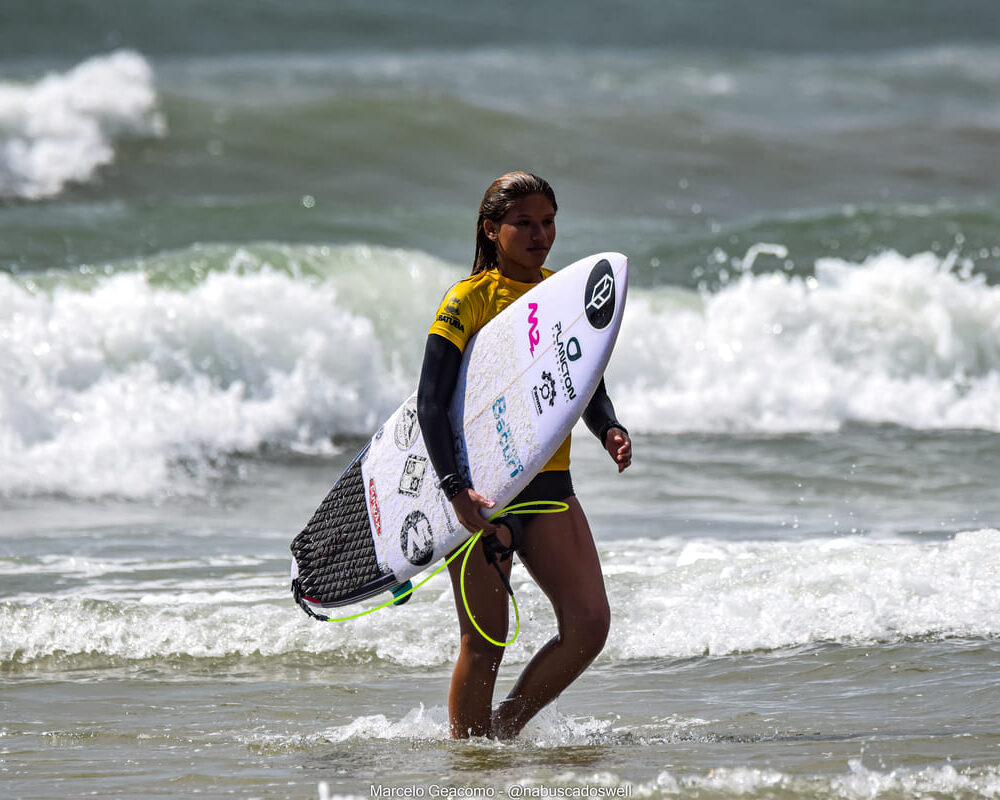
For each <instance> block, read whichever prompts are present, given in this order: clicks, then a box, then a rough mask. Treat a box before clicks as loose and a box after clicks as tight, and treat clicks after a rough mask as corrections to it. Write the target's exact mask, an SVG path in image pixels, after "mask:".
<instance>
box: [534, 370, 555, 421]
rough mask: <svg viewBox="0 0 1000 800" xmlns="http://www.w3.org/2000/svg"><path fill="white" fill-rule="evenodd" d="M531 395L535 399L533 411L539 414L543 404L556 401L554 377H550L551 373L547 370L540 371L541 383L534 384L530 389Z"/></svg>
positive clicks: (550, 403)
mask: <svg viewBox="0 0 1000 800" xmlns="http://www.w3.org/2000/svg"><path fill="white" fill-rule="evenodd" d="M531 396H532V398H533V399H534V401H535V413H536V414H538V415H541V413H542V411H543V410H544V409H543V406H544V404H545V403H548V404H549V406H553V405H555V402H556V379H555V378H553V377H552V373H551V372H549V371H548V370H545V372H543V373H542V382H541V385H538V386H535V387H534V388H532V390H531Z"/></svg>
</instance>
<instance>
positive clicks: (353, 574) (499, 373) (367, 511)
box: [292, 253, 628, 612]
mask: <svg viewBox="0 0 1000 800" xmlns="http://www.w3.org/2000/svg"><path fill="white" fill-rule="evenodd" d="M627 286H628V259H627V258H626V257H625V256H623V255H621V254H620V253H598V254H597V255H593V256H589V257H588V258H584V259H581V260H580V261H577V262H576V263H574V264H571V265H570V266H568V267H565V268H563V269H561V270H559V271H558V272H556V273H555V274H554V275H552V276H551V277H549V278H547V279H546V280H544V281H542V282H541V283H539V284H538V285H537V286H535V287H534V288H532V289H531V290H530V291H529V292H528V293H526V294H525V295H523V296H522V297H520V298H518V300H516V301H515V302H514V303H512V304H511V305H510V306H508V307H507V308H505V309H504V310H503V311H502V312H501V313H500V314H498V315H497V316H496V317H495V318H494V319H492V320H491V321H490V322H489V323H488V324H487V325H486V326H485V327H483V329H482V330H480V331H479V332H478V333H477V334H476V335H475V336H473V337H472V339H471V340H470V341H469V343H468V345H467V346H466V349H465V353H464V354H463V359H462V364H461V367H460V370H459V379H458V384H457V386H456V388H455V395H454V401H453V403H452V407H451V409H450V416H451V421H452V426H453V428H454V431H455V435H456V454H457V455H458V460H459V464H460V466H462V467H463V468H464V469H466V470H467V472H468V475H469V477H470V478H471V480H472V484H473V486H474V487H475V488H476V491H477V492H479V493H480V494H482V495H483V496H485V497H489V498H491V499H493V500H495V501H496V503H497V506H496V507H497V509H500V508H502V507H503V506H504V505H506V504H507V503H509V502H510V501H511V500H512V499H513V498H514V497H515V496H516V495H517V494H518V492H520V491H521V490H522V489H523V488H524V487H525V486H526V485H527V484H528V482H529V481H530V480H531V479H532V478H533V477H534V476H535V475H536V474H537V473H538V471H539V470H540V469H541V468H542V467H543V466H544V465H545V464H546V462H547V461H548V460H549V459H550V458H551V457H552V455H553V454H554V453H555V451H556V450H557V449H558V448H559V445H560V444H562V442H563V441H564V440H565V438H566V437H567V436H568V435H569V433H570V431H571V430H572V428H573V426H574V425H575V424H576V422H577V420H579V418H580V416H581V415H582V414H583V411H584V409H585V408H586V406H587V403H588V402H589V401H590V398H591V396H592V395H593V393H594V390H595V389H596V388H597V385H598V383H599V382H600V380H601V376H602V375H603V374H604V370H605V367H606V366H607V363H608V360H609V359H610V357H611V352H612V350H613V348H614V344H615V340H616V338H617V336H618V330H619V327H620V325H621V319H622V311H623V309H624V305H625V296H626V292H627ZM437 483H438V476H437V475H436V474H435V472H434V468H433V467H432V466H431V463H430V461H429V459H428V457H427V450H426V448H425V447H424V441H423V436H422V435H421V433H420V426H419V424H418V422H417V397H416V394H415V393H414V394H413V395H412V396H411V397H409V398H408V399H407V400H406V402H405V403H403V405H402V406H400V407H399V408H398V409H397V410H396V412H395V413H394V414H393V415H392V416H391V417H389V419H388V420H387V421H386V423H385V424H384V425H383V426H382V427H381V428H379V430H378V432H377V433H376V434H375V436H374V437H372V440H371V441H370V442H369V443H368V445H367V446H366V447H365V448H364V449H363V450H362V451H361V453H360V454H359V455H358V456H357V458H356V459H355V460H354V461H353V462H352V464H351V465H350V466H349V467H348V469H347V470H346V471H345V472H344V474H343V475H342V476H341V478H340V479H339V480H338V481H337V483H336V484H335V485H334V487H333V489H331V491H330V493H329V494H328V495H327V498H326V500H325V501H324V502H323V504H322V505H321V506H320V507H319V508H318V509H317V511H316V513H315V514H314V515H313V518H312V519H311V520H310V523H309V524H308V525H307V526H306V528H305V529H304V530H303V531H302V532H301V533H300V534H299V535H298V536H297V537H296V538H295V540H294V541H293V543H292V552H293V556H294V557H293V566H292V575H293V592H294V594H295V597H296V599H297V600H298V602H299V603H300V605H302V606H303V607H304V608H306V609H307V610H309V611H313V612H316V611H317V610H318V609H321V608H325V607H329V606H338V605H344V604H346V603H351V602H355V601H357V600H360V599H363V598H365V597H369V596H371V595H372V594H375V593H377V592H379V591H382V590H383V589H392V588H393V587H395V586H398V585H399V584H401V583H404V582H405V581H407V580H408V579H409V578H411V577H413V576H414V575H416V574H417V573H419V572H420V571H422V570H423V569H425V568H426V567H428V566H430V565H431V564H433V563H434V562H435V561H437V560H438V559H440V558H442V557H444V556H445V555H446V554H447V553H449V552H451V551H452V550H453V549H455V548H456V547H457V546H459V545H460V544H462V542H464V541H465V540H466V539H467V538H468V537H469V536H470V534H469V532H468V531H466V530H465V529H464V528H463V527H462V526H461V525H460V524H459V522H458V520H457V518H456V517H455V514H454V511H453V509H452V507H451V503H449V502H448V500H447V499H446V498H445V496H444V493H443V492H442V491H441V490H440V489H439V488H438V487H437Z"/></svg>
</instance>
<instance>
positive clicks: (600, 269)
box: [583, 258, 615, 330]
mask: <svg viewBox="0 0 1000 800" xmlns="http://www.w3.org/2000/svg"><path fill="white" fill-rule="evenodd" d="M583 307H584V310H585V311H586V312H587V320H588V321H589V322H590V324H591V326H593V327H594V328H597V329H598V330H600V329H601V328H606V327H607V325H608V323H609V322H611V318H612V317H614V315H615V275H614V272H613V271H612V270H611V264H610V263H609V262H608V260H607V259H606V258H602V259H601V260H600V261H598V262H597V263H596V264H594V268H593V269H592V270H590V277H589V278H587V288H586V289H585V290H584V293H583Z"/></svg>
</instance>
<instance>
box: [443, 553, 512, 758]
mask: <svg viewBox="0 0 1000 800" xmlns="http://www.w3.org/2000/svg"><path fill="white" fill-rule="evenodd" d="M463 558H464V555H463V556H460V557H459V558H456V559H455V560H454V561H452V562H451V564H449V565H448V570H449V572H450V574H451V585H452V589H453V591H454V594H455V606H456V608H457V609H458V622H459V630H460V632H461V646H460V650H459V654H458V661H457V662H456V663H455V669H454V671H453V672H452V675H451V688H450V690H449V692H448V716H449V719H450V721H451V735H452V738H454V739H464V738H466V737H468V736H489V735H490V733H491V731H490V712H491V709H492V705H493V686H494V684H495V683H496V678H497V670H498V669H499V668H500V660H501V659H502V658H503V650H504V649H503V648H502V647H498V646H497V645H494V644H491V643H490V642H488V641H486V639H484V638H483V636H482V634H480V633H479V631H477V630H476V629H475V627H474V626H473V624H472V622H470V621H469V615H468V613H467V612H466V610H465V605H464V603H463V602H462V592H461V589H460V586H459V580H460V578H461V572H462V559H463ZM510 566H511V562H510V561H505V562H504V563H502V564H501V565H500V567H501V569H503V570H504V574H506V575H508V576H509V575H510ZM465 596H466V598H467V599H468V601H469V608H470V609H471V611H472V614H473V616H475V618H476V622H477V623H479V627H480V628H482V629H483V630H484V631H486V633H488V634H489V636H490V638H492V639H495V640H496V641H498V642H504V641H506V640H507V605H508V603H507V590H506V589H504V586H503V584H502V583H501V582H500V577H499V576H498V575H497V572H496V570H495V569H494V568H493V567H492V566H491V565H490V564H488V563H487V561H486V559H485V557H484V556H483V548H482V544H481V543H480V542H476V544H475V547H473V550H472V552H471V553H470V554H469V561H468V566H467V568H466V571H465Z"/></svg>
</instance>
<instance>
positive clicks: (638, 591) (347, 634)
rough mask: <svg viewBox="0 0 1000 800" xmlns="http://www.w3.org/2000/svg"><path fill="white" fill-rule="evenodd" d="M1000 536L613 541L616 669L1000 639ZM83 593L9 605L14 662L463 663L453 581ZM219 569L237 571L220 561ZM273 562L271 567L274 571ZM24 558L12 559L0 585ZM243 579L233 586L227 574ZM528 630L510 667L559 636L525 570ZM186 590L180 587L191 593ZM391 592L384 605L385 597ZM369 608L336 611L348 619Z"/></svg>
mask: <svg viewBox="0 0 1000 800" xmlns="http://www.w3.org/2000/svg"><path fill="white" fill-rule="evenodd" d="M998 543H1000V531H996V530H982V531H966V532H964V533H960V534H958V535H956V536H954V537H952V538H949V539H943V540H939V541H925V540H916V539H912V538H886V539H883V538H878V537H860V536H845V537H834V538H818V539H806V540H799V541H740V542H733V541H721V540H717V541H712V540H697V541H691V540H687V539H680V538H666V539H662V540H655V541H650V540H633V541H624V542H623V541H615V542H613V543H609V545H608V546H606V547H604V548H603V552H602V561H603V564H604V567H605V574H606V582H607V585H608V593H609V596H610V600H611V606H612V617H613V623H612V628H611V635H610V638H609V641H608V644H607V646H606V647H605V650H604V652H603V653H602V655H601V656H600V658H601V659H602V660H612V661H615V662H621V661H628V660H632V659H637V658H678V657H689V656H697V655H704V654H710V655H728V654H734V653H740V652H746V651H755V650H779V649H782V648H787V647H793V646H799V645H805V644H812V643H823V642H840V643H845V644H857V643H868V642H873V641H890V642H891V641H901V640H906V639H910V638H921V637H934V638H939V637H994V636H997V635H1000V622H998V621H1000V593H998V592H997V591H996V587H997V586H998V585H1000V548H998V547H997V545H998ZM78 561H79V562H84V563H77V564H75V570H76V572H75V574H76V575H80V576H90V578H91V580H90V583H86V584H83V585H81V584H80V583H79V582H76V583H71V584H68V585H67V586H66V588H64V589H59V587H58V586H56V587H54V588H51V589H50V590H48V591H47V593H46V596H45V597H44V598H39V597H29V596H25V595H21V596H17V597H9V598H8V602H6V603H4V604H2V605H0V663H16V664H25V665H27V664H31V663H33V662H37V661H39V660H40V659H46V658H52V657H55V658H73V657H76V656H85V655H88V654H90V655H91V656H98V657H107V658H112V659H115V660H118V659H126V660H132V659H150V658H161V657H168V656H180V657H194V658H224V657H230V656H234V655H241V656H258V657H262V658H270V657H281V656H283V655H287V654H302V653H305V654H310V655H311V656H315V657H316V658H318V659H321V660H322V659H333V660H341V659H344V660H348V661H361V662H368V661H372V660H382V661H387V662H392V663H396V664H401V665H406V666H440V665H446V664H448V663H450V662H451V661H453V659H454V658H455V656H456V654H457V645H458V642H457V636H456V621H455V606H454V601H453V599H452V594H451V588H450V584H449V582H448V580H447V577H445V576H437V577H435V578H433V579H432V580H431V582H430V583H428V584H427V585H426V586H425V587H423V588H421V589H418V590H417V592H416V593H415V594H414V597H413V600H412V601H411V602H409V603H408V604H407V605H406V606H404V607H402V608H392V607H389V608H385V609H382V610H380V611H376V612H374V613H373V614H369V615H367V616H364V617H360V618H358V619H352V620H349V621H344V622H330V623H323V624H320V623H316V622H314V621H312V620H309V619H308V618H306V616H305V615H304V614H302V613H301V612H299V611H298V610H297V609H296V608H295V607H294V605H293V604H292V601H291V597H290V593H289V591H288V586H287V582H286V579H285V578H284V576H283V575H281V568H282V567H283V566H284V565H283V564H278V563H275V560H274V559H271V560H270V562H267V563H265V564H263V565H261V566H260V567H259V568H258V569H256V570H254V569H253V567H252V566H248V565H247V564H245V563H244V562H238V563H233V564H231V565H230V568H231V569H230V572H228V573H226V572H225V571H224V570H225V566H224V562H220V560H219V559H218V558H217V557H211V558H206V559H205V563H206V564H208V563H209V562H211V563H212V564H213V567H212V569H213V573H212V574H211V575H209V576H208V577H203V578H201V580H200V587H201V588H198V586H199V580H198V577H197V574H194V575H192V574H191V573H190V570H191V566H190V564H189V563H188V561H187V560H185V562H184V563H183V565H182V566H181V567H179V568H178V571H179V572H181V573H182V574H181V575H180V576H176V577H175V576H171V575H170V572H169V570H170V564H169V563H160V564H154V565H152V567H151V574H150V576H149V577H144V576H143V575H142V574H138V573H131V574H130V575H129V576H128V579H127V580H125V581H124V582H123V581H122V579H121V577H120V576H119V575H116V574H115V573H113V572H105V571H104V570H106V569H107V563H106V559H95V564H96V566H95V568H93V569H91V568H90V566H89V565H88V563H86V561H87V560H86V559H84V558H83V557H80V558H79V559H78ZM220 563H222V564H223V566H221V567H220ZM268 564H272V565H273V567H274V568H273V569H271V568H269V566H268ZM10 566H13V568H14V575H17V574H20V573H19V572H18V571H17V569H18V566H19V565H18V564H16V563H15V564H13V565H11V564H9V563H8V564H4V563H0V576H2V575H6V574H7V570H6V568H7V567H10ZM227 576H228V577H233V579H234V580H233V582H232V584H229V583H228V577H227ZM513 586H514V591H515V592H516V594H517V598H518V606H519V608H520V618H521V631H520V636H519V638H518V640H517V641H516V642H515V643H514V644H513V645H511V647H509V648H508V651H507V653H506V656H505V660H506V661H508V662H512V663H524V662H525V661H527V659H528V658H530V656H531V654H532V653H534V652H535V651H537V649H538V648H539V647H541V645H542V644H544V643H545V642H546V641H547V640H548V639H549V638H550V637H551V636H552V635H553V633H554V631H555V621H554V618H553V616H552V612H551V608H550V606H549V603H548V601H547V600H546V599H545V597H544V596H543V595H542V593H541V592H540V591H539V590H538V588H537V587H536V586H535V585H534V584H533V583H532V582H531V581H530V580H529V579H528V577H527V575H526V573H525V571H524V569H523V567H517V568H515V571H514V575H513ZM179 587H180V588H179ZM387 597H388V595H386V596H385V597H383V598H381V599H380V601H379V602H382V601H384V600H385V599H387ZM359 610H360V609H359V608H357V607H345V608H343V609H333V610H332V613H333V614H337V613H342V614H343V615H344V616H350V615H352V614H354V613H356V612H357V611H359Z"/></svg>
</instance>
